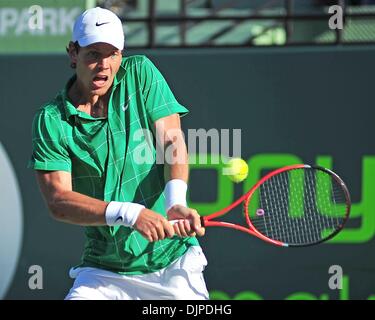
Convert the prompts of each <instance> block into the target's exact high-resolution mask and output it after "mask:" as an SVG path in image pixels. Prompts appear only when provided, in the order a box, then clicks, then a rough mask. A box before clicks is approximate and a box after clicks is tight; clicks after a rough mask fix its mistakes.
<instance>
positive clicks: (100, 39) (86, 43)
mask: <svg viewBox="0 0 375 320" xmlns="http://www.w3.org/2000/svg"><path fill="white" fill-rule="evenodd" d="M99 42H102V43H108V44H110V45H112V46H114V47H115V48H117V49H118V50H123V49H124V41H122V42H119V41H118V39H117V41H116V40H115V39H111V38H109V37H98V36H97V35H95V36H92V37H85V38H82V39H79V40H78V44H79V45H80V46H81V47H87V46H89V45H91V44H94V43H99Z"/></svg>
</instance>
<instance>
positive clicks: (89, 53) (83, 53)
mask: <svg viewBox="0 0 375 320" xmlns="http://www.w3.org/2000/svg"><path fill="white" fill-rule="evenodd" d="M121 59H122V54H121V51H120V50H118V49H117V48H115V47H114V46H112V45H110V44H107V43H94V44H92V45H90V46H87V47H83V48H80V50H79V52H78V55H77V60H76V61H77V62H76V64H77V68H76V73H77V80H78V81H79V82H80V84H81V86H82V87H83V88H84V90H85V91H87V92H90V94H92V95H99V96H103V95H105V94H106V93H107V91H108V90H109V88H110V87H111V86H112V83H113V79H114V77H115V75H116V73H117V71H118V70H119V68H120V64H121Z"/></svg>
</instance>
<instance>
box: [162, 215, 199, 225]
mask: <svg viewBox="0 0 375 320" xmlns="http://www.w3.org/2000/svg"><path fill="white" fill-rule="evenodd" d="M181 220H186V219H174V220H169V223H170V224H171V225H172V226H173V225H175V224H176V223H177V222H179V221H181ZM189 222H190V223H191V222H192V221H191V220H189ZM201 226H202V227H204V219H203V217H201Z"/></svg>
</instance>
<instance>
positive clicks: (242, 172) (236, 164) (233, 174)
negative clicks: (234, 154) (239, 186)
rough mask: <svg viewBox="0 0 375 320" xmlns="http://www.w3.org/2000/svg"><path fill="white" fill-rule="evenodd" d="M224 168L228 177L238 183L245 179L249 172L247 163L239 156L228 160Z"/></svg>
mask: <svg viewBox="0 0 375 320" xmlns="http://www.w3.org/2000/svg"><path fill="white" fill-rule="evenodd" d="M226 169H227V171H226V174H227V175H228V178H229V179H230V180H232V181H233V182H235V183H239V182H241V181H243V180H245V179H246V177H247V174H248V173H249V167H248V165H247V163H246V162H245V160H242V159H241V158H233V159H231V160H229V161H228V164H227V166H226Z"/></svg>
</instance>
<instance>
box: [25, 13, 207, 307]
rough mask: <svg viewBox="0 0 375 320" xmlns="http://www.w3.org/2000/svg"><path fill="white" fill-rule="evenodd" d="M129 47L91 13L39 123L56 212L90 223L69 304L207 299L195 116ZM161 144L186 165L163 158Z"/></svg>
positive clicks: (39, 161) (106, 18)
mask: <svg viewBox="0 0 375 320" xmlns="http://www.w3.org/2000/svg"><path fill="white" fill-rule="evenodd" d="M123 48H124V34H123V27H122V23H121V21H120V19H119V18H118V17H117V16H116V15H115V14H114V13H112V12H111V11H109V10H106V9H102V8H93V9H89V10H87V11H85V12H84V13H83V14H81V15H80V16H79V17H78V18H77V20H76V22H75V25H74V29H73V36H72V41H71V42H70V43H69V46H68V48H67V51H68V54H69V57H70V61H71V66H72V67H73V68H74V69H75V75H74V76H73V77H72V78H71V79H70V80H69V81H68V82H67V84H66V86H65V88H64V89H63V90H62V91H61V92H59V93H58V94H57V96H56V97H55V98H54V99H53V100H52V101H50V102H49V103H47V104H46V105H44V106H43V107H42V108H41V109H40V110H38V112H37V114H36V116H35V118H34V122H33V153H32V158H31V161H30V164H29V166H30V167H31V168H33V169H35V170H36V176H37V180H38V183H39V185H40V189H41V192H42V194H43V196H44V198H45V200H46V203H47V205H48V207H49V210H50V212H51V214H52V216H53V217H54V218H55V219H57V220H59V221H62V222H66V223H72V224H77V225H83V226H85V235H86V243H85V247H84V250H83V256H82V261H81V263H80V264H79V265H78V266H76V267H73V268H72V269H71V270H70V276H71V277H72V278H75V282H74V285H73V287H72V289H71V290H70V292H69V293H68V295H67V296H66V299H67V300H81V299H189V300H191V299H208V292H207V289H206V285H205V281H204V278H203V269H204V268H205V266H206V264H207V260H206V258H205V256H204V254H203V252H202V250H201V247H200V246H199V243H198V241H197V239H196V235H198V236H202V235H203V234H204V228H203V227H202V226H201V224H200V217H199V215H198V213H197V212H196V210H193V209H190V208H188V207H187V205H186V191H187V181H188V161H187V150H186V145H185V142H184V139H183V136H182V133H181V128H180V115H184V114H186V113H187V112H188V110H187V109H186V108H185V107H183V106H182V105H180V104H179V103H178V102H177V101H176V99H175V97H174V95H173V93H172V92H171V90H170V88H169V87H168V84H167V83H166V81H165V79H164V78H163V76H162V75H161V73H160V72H159V71H158V69H157V68H156V67H155V66H154V64H153V63H152V62H151V61H150V60H149V59H148V58H147V57H145V56H130V57H122V50H123ZM176 132H177V133H176ZM147 133H149V134H147ZM159 145H160V146H161V150H163V151H166V150H171V152H170V156H169V157H168V158H169V159H171V158H173V159H172V160H176V158H177V159H179V161H169V162H170V163H167V162H166V161H157V160H158V156H157V155H158V154H160V153H158V152H157V151H158V150H159V148H157V146H159ZM176 154H177V157H172V156H171V155H176ZM163 155H164V153H163ZM165 155H166V156H167V155H168V153H166V154H165ZM165 158H167V157H165ZM181 159H182V160H181ZM159 162H161V163H159ZM174 219H181V220H179V222H178V223H176V224H174V225H172V224H171V223H170V222H169V221H168V220H174ZM189 221H190V222H189Z"/></svg>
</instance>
